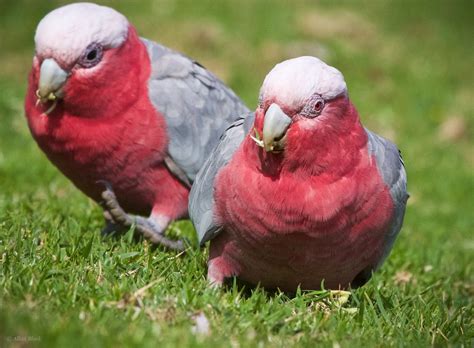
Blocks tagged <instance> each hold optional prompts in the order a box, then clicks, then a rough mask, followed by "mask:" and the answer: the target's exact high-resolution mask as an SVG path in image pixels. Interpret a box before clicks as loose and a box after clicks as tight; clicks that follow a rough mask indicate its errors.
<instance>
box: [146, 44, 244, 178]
mask: <svg viewBox="0 0 474 348" xmlns="http://www.w3.org/2000/svg"><path fill="white" fill-rule="evenodd" d="M142 40H143V42H144V43H145V46H146V47H147V50H148V54H149V56H150V61H151V69H152V72H151V76H150V80H149V84H148V87H149V96H150V100H151V102H152V104H153V105H154V107H155V108H156V109H157V110H158V111H159V112H160V113H161V114H162V115H163V116H164V118H165V120H166V123H167V130H168V135H169V146H168V152H169V155H170V157H171V158H172V159H173V161H174V162H175V163H176V164H177V165H178V166H179V168H181V169H182V170H183V172H184V173H186V175H187V177H188V178H189V180H190V181H191V182H192V181H194V179H195V176H196V174H197V172H198V171H199V169H200V168H201V166H202V164H203V163H204V160H205V159H206V158H207V156H208V155H209V153H210V152H211V151H212V149H213V148H214V146H215V145H216V144H217V141H218V139H219V136H220V135H221V134H222V132H223V131H224V130H225V128H226V127H227V126H228V125H229V124H230V123H231V122H232V121H234V120H235V119H236V118H237V117H238V116H239V115H242V114H243V113H246V112H248V109H247V107H246V106H245V105H244V104H243V102H242V101H241V100H240V99H239V98H238V97H237V96H236V95H235V94H234V93H233V92H232V91H231V90H230V89H229V88H228V87H226V86H225V85H224V84H223V83H222V82H221V81H220V80H219V79H218V78H217V77H215V76H214V75H212V74H211V73H210V72H209V71H207V70H206V69H204V68H203V67H202V66H201V65H200V64H198V63H197V62H194V61H193V60H191V59H189V58H188V57H186V56H183V55H181V54H180V53H177V52H174V51H172V50H170V49H168V48H166V47H163V46H161V45H159V44H156V43H154V42H151V41H148V40H145V39H142Z"/></svg>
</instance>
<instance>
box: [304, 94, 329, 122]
mask: <svg viewBox="0 0 474 348" xmlns="http://www.w3.org/2000/svg"><path fill="white" fill-rule="evenodd" d="M324 105H325V102H324V99H323V98H322V97H321V96H320V95H314V96H312V97H311V98H310V99H309V100H308V102H306V104H305V106H304V107H303V109H302V110H301V115H302V116H304V117H306V118H314V117H317V116H319V115H320V114H321V112H322V111H323V109H324Z"/></svg>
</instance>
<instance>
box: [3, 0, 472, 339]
mask: <svg viewBox="0 0 474 348" xmlns="http://www.w3.org/2000/svg"><path fill="white" fill-rule="evenodd" d="M59 3H60V2H57V1H50V2H47V3H46V2H40V1H15V2H10V1H6V0H2V1H0V38H1V39H0V40H1V48H2V49H1V50H0V90H1V93H0V347H2V346H7V347H8V346H14V347H20V346H21V347H23V346H44V347H51V346H98V345H104V346H140V347H143V346H160V347H166V346H171V347H173V346H179V347H185V346H203V347H213V346H215V347H221V346H233V347H234V346H237V347H238V346H242V347H252V346H255V347H257V346H258V347H261V346H292V345H297V344H298V345H302V346H308V347H313V346H314V345H315V344H320V345H322V346H334V347H337V346H338V345H340V346H342V347H346V346H353V345H355V346H367V345H368V346H386V345H388V346H429V345H434V346H447V345H449V346H464V347H472V346H473V344H474V341H473V340H474V338H473V337H474V329H473V327H474V322H473V318H474V313H473V301H472V299H473V296H474V262H473V260H474V233H473V231H474V221H473V213H474V204H473V200H474V198H473V197H474V175H473V172H474V147H473V143H472V139H473V129H474V117H473V109H474V108H473V106H474V105H473V102H472V96H473V94H474V93H473V92H474V86H473V79H472V62H473V58H474V57H473V48H472V33H473V31H474V30H473V29H474V25H473V24H472V23H473V22H472V18H471V17H472V13H473V6H472V2H470V1H466V2H460V1H457V2H456V1H439V2H426V3H424V2H420V1H364V2H358V3H356V2H346V3H343V4H338V5H335V4H333V3H332V2H329V1H321V2H319V3H318V4H317V5H314V4H312V2H310V1H308V2H303V1H298V2H297V3H293V2H283V1H280V2H276V3H275V2H270V1H260V2H256V1H255V2H254V1H239V2H238V1H226V2H224V1H219V2H215V1H210V0H208V1H204V2H192V1H178V2H173V1H160V2H156V3H155V2H152V1H143V2H132V1H129V2H126V1H121V2H107V4H110V5H111V6H113V7H115V8H117V9H119V10H121V11H122V12H124V13H126V15H127V16H128V17H129V18H130V20H131V21H132V22H133V23H135V25H136V27H137V28H138V30H139V32H140V33H141V34H142V35H143V36H145V37H148V38H151V39H154V40H157V41H160V42H162V43H164V44H166V45H168V46H170V47H173V48H176V49H179V50H181V51H183V52H185V53H186V54H188V55H190V56H193V57H194V58H196V59H198V60H199V61H201V62H202V63H203V64H204V65H205V66H207V67H208V68H209V69H211V70H213V71H215V72H216V73H217V74H218V75H219V76H221V77H222V78H223V79H224V80H225V81H226V82H227V83H229V84H230V85H231V86H232V88H234V89H235V91H236V92H237V93H238V94H239V95H240V96H242V97H243V98H244V100H245V101H246V102H247V103H248V105H249V106H251V107H253V106H254V105H256V100H257V95H258V89H259V86H260V84H261V82H262V80H263V77H264V76H265V74H266V73H267V72H268V71H269V70H270V69H271V68H272V67H273V65H274V64H275V63H277V62H279V61H281V60H283V59H285V58H289V57H292V56H296V55H303V54H313V55H319V56H321V57H322V58H323V59H325V60H326V61H327V62H328V63H330V64H331V65H334V66H336V67H338V68H339V69H340V70H341V71H342V72H343V73H344V75H345V78H346V81H347V83H348V87H349V93H350V96H351V99H352V100H353V102H354V103H355V105H356V106H357V108H358V110H359V112H360V114H361V117H362V120H363V122H364V123H365V124H366V125H367V126H368V127H369V128H371V129H373V130H375V131H377V132H379V133H381V134H384V135H386V136H388V137H390V138H392V139H394V140H395V141H396V142H397V144H398V145H399V147H400V148H401V149H402V151H403V154H404V158H405V163H406V165H407V171H408V177H409V190H410V193H411V199H410V201H409V205H408V210H407V215H406V219H405V224H404V228H403V230H402V233H401V235H400V237H399V239H398V241H397V243H396V245H395V248H394V250H393V252H392V254H391V256H390V257H389V259H388V261H387V262H386V263H385V265H384V266H383V267H382V269H381V271H380V272H379V273H377V274H376V276H375V277H374V278H373V279H372V280H371V281H370V282H369V283H368V284H367V285H366V286H364V287H363V288H361V289H359V290H357V291H354V292H353V294H352V296H351V298H350V299H349V302H348V303H346V304H345V305H344V306H343V308H338V307H337V306H334V305H333V306H329V307H327V306H324V305H321V303H322V300H320V297H321V296H320V295H321V294H320V293H317V292H313V293H311V292H308V293H298V294H297V295H296V296H295V297H288V296H286V295H284V294H281V293H276V294H270V293H266V292H265V291H263V290H262V289H256V290H252V291H250V292H242V291H240V290H239V289H238V288H237V287H235V286H234V287H230V288H229V289H227V290H214V289H211V288H210V287H209V286H208V284H207V282H206V279H205V273H206V259H207V250H206V249H201V250H199V249H197V248H195V247H190V248H189V249H188V251H187V252H186V254H182V255H181V254H176V253H173V252H166V251H164V250H161V249H153V248H151V247H150V245H148V244H147V243H146V242H138V243H137V242H133V241H132V240H131V238H130V236H131V233H130V232H129V234H127V235H126V236H124V237H123V238H121V239H106V240H102V239H101V238H100V237H99V230H100V228H101V226H102V219H101V212H100V209H99V207H98V206H97V205H96V204H94V203H93V202H91V201H89V200H88V199H87V198H86V197H84V196H83V195H82V194H80V193H79V192H78V191H77V190H76V189H75V188H74V187H73V186H72V184H71V183H69V182H68V181H67V180H66V179H65V178H64V177H62V176H61V175H60V173H59V172H58V171H57V170H56V169H55V168H54V167H53V166H52V165H51V164H50V163H49V162H48V161H47V160H46V158H45V156H44V155H43V154H42V153H41V152H40V151H39V150H38V148H37V147H36V145H35V143H34V141H33V140H32V138H31V136H30V135H29V131H28V129H27V126H26V122H25V119H24V116H23V109H22V102H23V97H24V91H25V86H26V75H27V72H28V70H29V67H30V64H31V57H32V54H33V49H34V48H33V33H34V28H35V26H36V23H37V22H38V21H39V20H40V18H41V17H42V16H43V15H44V14H45V13H46V12H47V11H49V10H50V9H52V8H54V7H56V6H57V5H58V4H59ZM173 229H174V233H175V234H178V235H185V236H188V237H191V236H192V235H193V229H192V226H191V224H190V223H189V222H187V221H186V222H180V223H177V224H176V225H175V226H174V228H173ZM148 285H149V288H147V289H143V288H144V287H146V286H148ZM140 289H142V290H140ZM347 308H355V310H350V311H348V310H347ZM354 311H355V312H354ZM198 313H204V315H205V316H206V317H207V318H208V320H209V322H210V332H211V335H209V336H206V335H199V334H194V333H193V331H192V327H193V323H194V321H193V316H194V315H196V314H198Z"/></svg>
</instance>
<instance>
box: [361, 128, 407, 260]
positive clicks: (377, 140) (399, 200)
mask: <svg viewBox="0 0 474 348" xmlns="http://www.w3.org/2000/svg"><path fill="white" fill-rule="evenodd" d="M365 131H366V132H367V136H368V149H369V154H370V155H371V156H374V157H375V160H376V162H377V167H378V169H379V172H380V175H381V176H382V178H383V180H384V182H385V184H386V185H387V186H388V187H389V189H390V195H391V196H392V201H393V204H394V208H395V209H394V214H393V218H392V224H391V226H390V229H389V231H388V233H387V236H386V241H385V247H384V251H383V254H382V257H381V259H380V261H379V263H378V265H377V266H376V268H378V267H379V266H380V265H382V263H383V262H384V260H385V258H386V257H387V256H388V255H389V253H390V250H391V249H392V246H393V243H394V242H395V239H396V238H397V235H398V233H399V232H400V229H401V228H402V224H403V217H404V215H405V207H406V203H407V199H408V197H409V195H408V193H407V174H406V172H405V164H404V163H403V159H402V156H401V154H400V151H399V150H398V148H397V146H396V145H395V144H393V143H392V142H390V141H389V140H387V139H385V138H382V137H381V136H379V135H377V134H375V133H372V132H371V131H369V130H368V129H366V130H365Z"/></svg>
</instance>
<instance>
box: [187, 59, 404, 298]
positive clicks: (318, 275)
mask: <svg viewBox="0 0 474 348" xmlns="http://www.w3.org/2000/svg"><path fill="white" fill-rule="evenodd" d="M406 182H407V179H406V173H405V169H404V164H403V161H402V158H401V156H400V152H399V150H398V149H397V147H396V146H395V145H394V144H393V143H391V142H390V141H388V140H386V139H384V138H382V137H381V136H379V135H377V134H375V133H373V132H371V131H369V130H368V129H366V128H364V127H363V126H362V124H361V122H360V119H359V115H358V113H357V111H356V108H355V107H354V105H353V104H352V103H351V101H350V99H349V96H348V93H347V87H346V83H345V81H344V77H343V75H342V74H341V73H340V72H339V71H338V70H337V69H335V68H333V67H331V66H328V65H326V64H325V63H324V62H322V61H321V60H319V59H318V58H315V57H299V58H295V59H290V60H287V61H284V62H282V63H280V64H277V65H276V66H275V67H274V68H273V69H272V70H271V71H270V73H269V74H268V75H267V76H266V78H265V80H264V82H263V85H262V87H261V91H260V99H259V105H258V107H257V109H256V111H255V113H251V114H248V115H246V116H245V117H242V118H241V119H240V120H237V121H236V122H235V123H233V124H232V125H231V126H230V127H229V128H228V129H227V130H226V131H225V133H224V135H223V136H222V138H221V140H220V143H219V144H218V145H217V146H216V148H215V149H214V151H213V153H212V154H211V155H210V157H209V158H208V159H207V160H206V162H205V164H204V165H203V167H202V168H201V170H200V172H199V173H198V175H197V177H196V180H195V181H194V185H193V187H192V189H191V194H190V201H189V204H190V205H189V213H190V217H191V219H192V220H193V223H194V225H195V227H196V231H197V234H198V237H199V240H200V242H201V244H204V243H205V242H206V241H208V240H210V250H209V261H208V273H207V276H208V279H209V280H210V281H211V282H212V283H213V284H217V285H219V284H222V283H223V282H224V281H225V280H226V278H230V277H238V278H239V279H241V280H243V281H245V282H248V283H251V284H260V285H262V286H264V287H266V288H280V289H281V290H284V291H294V290H296V289H297V288H298V286H300V287H301V289H319V288H321V287H324V288H326V289H344V288H348V287H353V288H355V287H357V286H360V285H362V284H364V283H365V282H367V281H368V279H369V278H370V277H371V274H372V272H373V271H374V270H376V269H377V268H378V267H379V266H380V265H381V264H382V262H383V261H384V259H385V258H386V257H387V255H388V254H389V252H390V250H391V248H392V246H393V243H394V241H395V238H396V236H397V234H398V232H399V231H400V229H401V226H402V221H403V216H404V212H405V206H406V201H407V198H408V195H407V191H406Z"/></svg>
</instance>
